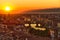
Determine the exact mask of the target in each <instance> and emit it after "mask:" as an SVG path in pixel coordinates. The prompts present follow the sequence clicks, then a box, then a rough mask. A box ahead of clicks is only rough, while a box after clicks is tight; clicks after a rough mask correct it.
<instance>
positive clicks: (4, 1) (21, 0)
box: [0, 0, 60, 12]
mask: <svg viewBox="0 0 60 40" xmlns="http://www.w3.org/2000/svg"><path fill="white" fill-rule="evenodd" d="M5 6H10V7H11V8H12V10H17V11H18V10H20V11H21V10H32V9H42V8H60V0H1V1H0V10H2V9H3V7H5ZM17 11H16V12H17Z"/></svg>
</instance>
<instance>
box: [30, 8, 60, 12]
mask: <svg viewBox="0 0 60 40" xmlns="http://www.w3.org/2000/svg"><path fill="white" fill-rule="evenodd" d="M29 12H60V8H49V9H38V10H32V11H29Z"/></svg>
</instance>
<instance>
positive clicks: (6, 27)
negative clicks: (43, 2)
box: [0, 11, 60, 40]
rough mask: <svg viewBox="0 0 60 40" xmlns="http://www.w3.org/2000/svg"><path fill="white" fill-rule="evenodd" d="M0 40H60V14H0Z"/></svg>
mask: <svg viewBox="0 0 60 40" xmlns="http://www.w3.org/2000/svg"><path fill="white" fill-rule="evenodd" d="M51 33H52V34H51ZM0 40H60V12H38V11H30V12H25V13H24V14H14V15H11V14H8V15H3V14H0Z"/></svg>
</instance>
